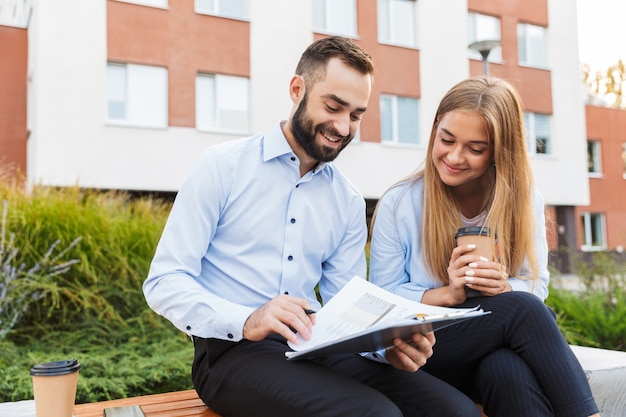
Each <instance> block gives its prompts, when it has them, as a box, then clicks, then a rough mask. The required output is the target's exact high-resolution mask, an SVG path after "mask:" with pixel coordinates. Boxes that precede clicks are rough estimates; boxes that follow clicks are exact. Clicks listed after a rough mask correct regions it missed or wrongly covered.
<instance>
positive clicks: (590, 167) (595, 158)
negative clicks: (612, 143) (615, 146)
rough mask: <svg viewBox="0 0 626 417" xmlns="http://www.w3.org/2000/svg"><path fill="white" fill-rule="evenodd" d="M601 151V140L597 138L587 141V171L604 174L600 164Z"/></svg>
mask: <svg viewBox="0 0 626 417" xmlns="http://www.w3.org/2000/svg"><path fill="white" fill-rule="evenodd" d="M601 156H602V154H601V153H600V142H598V141H597V140H588V141H587V171H588V172H589V174H592V176H594V175H593V174H597V175H595V176H598V175H600V174H602V165H601V164H600V162H601V160H602V158H601Z"/></svg>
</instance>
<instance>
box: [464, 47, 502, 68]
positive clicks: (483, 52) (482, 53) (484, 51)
mask: <svg viewBox="0 0 626 417" xmlns="http://www.w3.org/2000/svg"><path fill="white" fill-rule="evenodd" d="M498 46H500V41H497V40H486V41H478V42H472V43H470V44H469V46H468V48H469V49H471V50H472V51H476V52H478V53H479V54H480V56H482V57H483V72H484V73H485V75H489V66H488V63H487V58H488V57H489V53H490V52H491V50H492V49H493V48H497V47H498Z"/></svg>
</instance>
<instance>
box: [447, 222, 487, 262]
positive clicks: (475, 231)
mask: <svg viewBox="0 0 626 417" xmlns="http://www.w3.org/2000/svg"><path fill="white" fill-rule="evenodd" d="M454 237H455V238H456V244H457V246H461V245H468V244H470V243H473V244H475V245H476V249H474V250H473V251H472V252H471V253H473V254H476V255H480V256H484V257H485V258H487V259H489V260H490V261H493V260H495V256H496V240H495V238H494V236H492V235H491V233H490V231H489V228H488V227H481V226H474V227H462V228H460V229H459V230H458V231H457V232H456V235H454Z"/></svg>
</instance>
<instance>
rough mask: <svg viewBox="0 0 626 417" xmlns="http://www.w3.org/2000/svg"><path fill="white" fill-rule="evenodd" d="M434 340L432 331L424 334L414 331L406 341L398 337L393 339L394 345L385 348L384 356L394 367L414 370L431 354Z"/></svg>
mask: <svg viewBox="0 0 626 417" xmlns="http://www.w3.org/2000/svg"><path fill="white" fill-rule="evenodd" d="M435 341H436V340H435V334H434V333H433V332H430V333H427V334H425V335H422V334H419V333H415V334H413V335H412V336H411V341H410V342H408V343H407V342H405V341H404V340H402V339H399V338H398V339H395V340H394V341H393V343H394V347H390V348H388V349H387V351H386V352H385V358H386V359H387V360H388V361H389V363H390V364H391V365H393V367H394V368H398V369H402V370H405V371H409V372H415V371H417V370H418V369H419V368H420V367H422V366H424V365H425V364H426V360H427V359H428V358H430V357H431V356H432V355H433V346H434V344H435Z"/></svg>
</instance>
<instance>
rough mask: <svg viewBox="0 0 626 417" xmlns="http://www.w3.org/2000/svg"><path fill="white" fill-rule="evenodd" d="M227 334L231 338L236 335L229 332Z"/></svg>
mask: <svg viewBox="0 0 626 417" xmlns="http://www.w3.org/2000/svg"><path fill="white" fill-rule="evenodd" d="M226 336H227V337H228V338H229V339H232V338H233V337H234V336H233V334H232V333H228V334H227V335H226Z"/></svg>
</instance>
